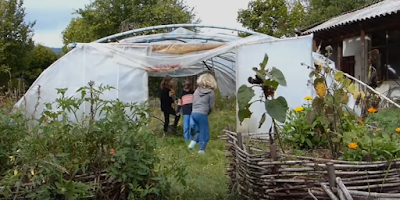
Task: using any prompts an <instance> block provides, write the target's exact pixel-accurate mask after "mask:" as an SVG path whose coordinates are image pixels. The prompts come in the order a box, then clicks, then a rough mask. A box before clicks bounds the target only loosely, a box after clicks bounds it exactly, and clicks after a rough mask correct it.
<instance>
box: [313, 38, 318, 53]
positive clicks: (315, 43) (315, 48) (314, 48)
mask: <svg viewBox="0 0 400 200" xmlns="http://www.w3.org/2000/svg"><path fill="white" fill-rule="evenodd" d="M312 44H313V52H316V51H317V49H318V46H317V41H315V39H313V41H312Z"/></svg>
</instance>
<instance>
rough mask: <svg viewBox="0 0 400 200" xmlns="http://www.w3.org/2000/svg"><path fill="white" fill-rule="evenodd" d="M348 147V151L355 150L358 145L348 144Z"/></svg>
mask: <svg viewBox="0 0 400 200" xmlns="http://www.w3.org/2000/svg"><path fill="white" fill-rule="evenodd" d="M348 147H349V148H350V149H357V147H358V145H357V144H356V143H354V142H352V143H350V144H349V145H348Z"/></svg>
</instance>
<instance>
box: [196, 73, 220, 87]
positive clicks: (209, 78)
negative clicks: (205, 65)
mask: <svg viewBox="0 0 400 200" xmlns="http://www.w3.org/2000/svg"><path fill="white" fill-rule="evenodd" d="M197 85H198V86H200V87H202V88H210V89H213V90H215V89H217V81H215V78H214V76H213V75H211V74H209V73H205V74H202V75H200V76H199V78H197Z"/></svg>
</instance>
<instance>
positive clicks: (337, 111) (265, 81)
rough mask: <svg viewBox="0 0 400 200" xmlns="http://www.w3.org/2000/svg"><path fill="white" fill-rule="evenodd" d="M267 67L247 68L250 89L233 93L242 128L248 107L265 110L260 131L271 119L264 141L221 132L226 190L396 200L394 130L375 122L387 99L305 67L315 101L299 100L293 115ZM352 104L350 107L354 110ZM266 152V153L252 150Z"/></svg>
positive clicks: (398, 154)
mask: <svg viewBox="0 0 400 200" xmlns="http://www.w3.org/2000/svg"><path fill="white" fill-rule="evenodd" d="M328 54H329V51H328ZM327 61H328V60H327ZM267 63H268V56H265V58H264V60H263V62H262V63H260V68H253V70H254V72H255V74H256V75H255V78H253V77H249V79H248V82H249V83H250V84H251V85H252V86H247V85H242V86H241V87H239V90H238V95H237V99H238V108H239V111H238V118H239V121H240V123H242V122H243V121H244V119H246V118H251V117H252V114H253V113H252V112H251V111H250V110H251V109H250V107H251V106H252V104H253V103H254V102H263V103H264V104H265V113H263V114H262V117H261V120H260V122H259V127H262V125H263V123H264V122H265V120H266V117H267V114H268V115H269V116H270V117H271V118H272V126H271V128H270V129H269V130H270V131H269V133H268V134H267V135H254V134H246V135H245V136H246V137H245V138H243V135H242V134H240V133H238V134H236V133H233V132H230V131H225V133H226V136H227V137H225V140H227V142H228V144H229V145H228V146H227V149H228V151H229V152H230V155H229V156H230V157H232V160H231V163H230V168H229V169H228V172H229V175H230V177H231V181H232V187H237V190H238V191H239V192H240V194H241V196H243V197H246V198H247V199H271V198H275V199H282V198H294V199H296V198H297V199H303V198H314V199H318V198H317V197H319V198H331V199H337V197H336V195H338V196H339V197H340V199H343V198H341V196H343V195H344V196H346V198H347V199H348V200H350V199H353V197H351V196H352V195H353V196H355V197H357V198H361V199H363V198H367V197H368V198H369V197H385V198H386V197H394V198H400V196H399V195H395V194H391V193H393V192H394V193H396V192H400V191H399V188H400V180H399V174H398V171H397V168H398V165H399V164H400V160H397V159H399V158H400V148H399V147H398V144H399V143H400V135H399V132H400V128H394V127H392V126H391V127H388V126H387V122H382V123H378V120H377V119H376V118H374V115H376V114H377V113H378V112H379V103H380V101H381V98H384V99H386V100H387V97H385V96H383V95H381V94H379V93H377V92H376V91H375V90H374V88H372V87H371V86H370V85H372V86H374V87H376V85H377V84H376V83H374V82H373V81H374V80H375V79H374V78H373V75H372V76H371V77H370V81H369V82H370V84H369V85H367V84H365V83H363V82H361V81H359V80H357V79H355V78H354V77H352V76H350V75H348V74H345V73H343V72H341V71H338V70H335V69H332V68H330V67H329V63H322V62H316V63H315V64H314V66H307V67H308V68H309V69H312V70H311V71H310V75H309V76H310V78H312V79H313V80H314V81H313V86H314V89H315V93H316V96H315V97H311V96H307V97H305V98H304V100H305V103H304V104H303V105H302V106H300V107H297V108H295V109H292V110H291V109H289V108H288V105H287V102H286V100H285V98H284V97H282V96H280V97H277V98H275V95H274V94H275V91H276V90H277V88H278V86H286V80H285V77H284V75H283V74H282V72H280V71H279V70H278V69H276V68H274V67H273V68H272V69H268V68H267V67H266V65H267ZM371 63H372V62H371ZM372 68H373V67H372V66H371V69H372ZM371 73H372V74H373V73H374V72H373V70H371ZM356 83H358V85H357V84H356ZM254 87H260V88H261V89H262V91H263V94H264V95H263V96H262V97H261V98H260V99H255V93H254V90H253V88H254ZM365 88H367V89H365ZM350 98H353V99H354V104H355V106H354V107H352V108H350V107H349V99H350ZM388 101H389V102H390V101H391V100H390V99H389V100H388ZM391 103H392V104H393V105H395V106H397V107H398V108H400V106H399V105H398V104H396V103H393V102H391ZM356 109H359V113H357V111H356ZM397 118H399V117H397ZM390 121H392V122H393V123H394V124H395V125H398V124H397V123H398V122H399V121H398V120H395V119H394V120H393V119H391V120H390ZM278 122H280V124H278ZM393 123H392V125H393ZM266 136H267V137H266ZM265 138H268V140H265ZM245 139H247V143H246V142H243V141H244V140H245ZM260 140H261V142H260ZM254 141H259V143H258V144H257V143H254ZM265 144H268V145H269V147H268V148H267V149H268V150H267V149H264V150H262V149H260V148H255V147H256V146H260V145H261V146H262V145H265ZM252 145H253V147H252ZM254 145H256V146H254ZM278 149H279V150H278ZM256 152H260V153H256ZM310 152H311V153H312V155H313V156H311V155H310ZM296 154H297V155H296ZM298 154H300V155H298ZM307 155H308V156H307ZM328 183H329V187H328ZM336 186H338V187H336ZM385 192H386V193H385ZM328 196H329V197H328Z"/></svg>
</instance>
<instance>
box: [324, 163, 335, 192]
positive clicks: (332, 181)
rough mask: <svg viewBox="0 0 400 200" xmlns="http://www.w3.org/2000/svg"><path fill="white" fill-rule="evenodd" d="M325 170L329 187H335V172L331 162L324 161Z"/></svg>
mask: <svg viewBox="0 0 400 200" xmlns="http://www.w3.org/2000/svg"><path fill="white" fill-rule="evenodd" d="M326 170H327V171H328V180H329V187H330V188H331V190H333V188H336V174H335V166H334V165H333V163H332V162H327V163H326Z"/></svg>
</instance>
